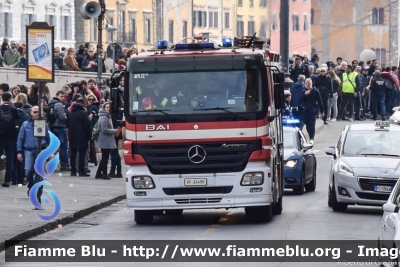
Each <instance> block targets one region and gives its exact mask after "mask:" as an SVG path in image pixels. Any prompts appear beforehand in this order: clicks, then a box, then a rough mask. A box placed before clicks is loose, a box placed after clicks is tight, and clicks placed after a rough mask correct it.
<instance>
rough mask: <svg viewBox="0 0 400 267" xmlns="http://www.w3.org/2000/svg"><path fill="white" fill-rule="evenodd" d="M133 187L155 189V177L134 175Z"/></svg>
mask: <svg viewBox="0 0 400 267" xmlns="http://www.w3.org/2000/svg"><path fill="white" fill-rule="evenodd" d="M132 179H133V188H135V189H153V188H155V185H154V182H153V179H151V177H150V176H133V177H132Z"/></svg>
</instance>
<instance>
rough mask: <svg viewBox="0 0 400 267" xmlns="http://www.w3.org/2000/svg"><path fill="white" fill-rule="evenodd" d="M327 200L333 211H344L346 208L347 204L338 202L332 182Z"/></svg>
mask: <svg viewBox="0 0 400 267" xmlns="http://www.w3.org/2000/svg"><path fill="white" fill-rule="evenodd" d="M329 200H330V203H331V208H332V209H333V210H334V211H339V212H345V211H346V210H347V204H344V203H340V202H338V201H337V199H336V190H335V184H332V188H331V190H330V192H329Z"/></svg>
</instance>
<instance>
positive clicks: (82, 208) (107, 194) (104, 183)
mask: <svg viewBox="0 0 400 267" xmlns="http://www.w3.org/2000/svg"><path fill="white" fill-rule="evenodd" d="M108 167H110V162H109V164H108ZM89 169H90V170H91V173H90V177H77V176H76V177H70V176H69V175H70V172H62V176H61V177H59V173H58V172H55V173H53V175H51V177H50V178H49V179H48V180H47V181H48V182H50V183H51V185H52V186H45V187H44V189H48V190H52V191H53V192H55V193H56V194H57V195H58V197H59V198H60V201H61V213H60V214H59V215H58V217H57V218H56V219H54V220H52V221H50V222H45V221H42V220H41V219H40V218H39V217H38V216H37V215H36V212H38V213H40V214H43V215H50V214H52V212H53V209H54V202H53V201H52V199H51V197H50V196H49V195H48V194H47V193H44V192H43V193H44V194H43V195H46V196H47V197H48V198H49V201H50V204H49V205H47V204H44V203H43V201H42V206H43V207H44V208H46V207H50V208H49V210H48V211H40V210H33V208H34V206H33V205H32V204H31V202H30V201H29V197H28V195H27V191H28V189H27V187H26V185H25V186H21V187H19V186H17V185H10V187H9V188H5V187H0V205H1V214H2V216H1V217H0V233H1V234H0V236H1V238H0V251H2V250H4V248H5V243H4V241H5V240H8V239H15V240H21V239H28V238H31V237H33V236H36V235H39V234H42V233H43V232H45V231H50V230H52V229H55V228H57V227H62V225H64V224H68V223H71V222H73V221H76V220H78V219H80V218H82V217H84V216H86V215H88V214H90V213H92V212H94V211H97V210H99V209H101V208H103V207H105V206H108V205H111V204H113V203H115V202H118V201H121V200H123V199H125V198H126V195H125V192H126V190H125V183H126V182H125V178H113V179H111V180H101V179H95V178H94V176H95V173H96V170H97V167H89ZM125 172H126V168H125V165H123V166H122V173H125ZM132 216H133V215H132ZM132 221H133V217H132Z"/></svg>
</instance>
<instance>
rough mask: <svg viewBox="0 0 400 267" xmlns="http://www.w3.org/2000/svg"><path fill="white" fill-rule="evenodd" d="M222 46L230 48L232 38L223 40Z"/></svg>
mask: <svg viewBox="0 0 400 267" xmlns="http://www.w3.org/2000/svg"><path fill="white" fill-rule="evenodd" d="M222 46H223V47H232V38H223V39H222Z"/></svg>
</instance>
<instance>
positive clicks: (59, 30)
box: [0, 0, 75, 47]
mask: <svg viewBox="0 0 400 267" xmlns="http://www.w3.org/2000/svg"><path fill="white" fill-rule="evenodd" d="M74 13H75V1H72V0H58V1H53V0H41V1H39V0H3V1H1V2H0V25H1V26H0V38H4V37H8V38H9V40H10V41H11V40H14V41H18V42H19V43H20V44H23V43H25V42H26V36H25V35H26V29H25V26H26V25H30V24H31V23H32V22H34V21H46V22H47V23H48V24H49V25H50V26H54V45H55V46H60V47H74V46H75V38H74V36H75V31H74V29H75V26H74V25H75V16H74Z"/></svg>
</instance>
